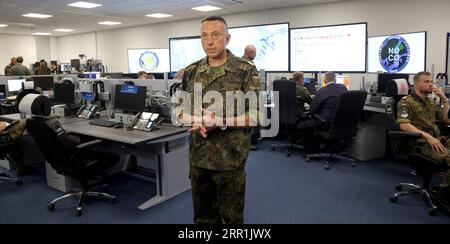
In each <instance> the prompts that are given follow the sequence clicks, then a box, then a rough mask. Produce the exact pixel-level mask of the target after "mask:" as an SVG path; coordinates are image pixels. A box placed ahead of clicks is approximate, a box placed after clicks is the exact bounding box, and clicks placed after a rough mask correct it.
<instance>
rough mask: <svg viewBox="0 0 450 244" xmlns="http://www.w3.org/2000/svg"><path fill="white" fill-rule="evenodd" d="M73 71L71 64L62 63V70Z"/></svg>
mask: <svg viewBox="0 0 450 244" xmlns="http://www.w3.org/2000/svg"><path fill="white" fill-rule="evenodd" d="M70 71H72V66H71V65H70V64H61V72H70Z"/></svg>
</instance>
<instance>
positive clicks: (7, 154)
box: [0, 132, 23, 186]
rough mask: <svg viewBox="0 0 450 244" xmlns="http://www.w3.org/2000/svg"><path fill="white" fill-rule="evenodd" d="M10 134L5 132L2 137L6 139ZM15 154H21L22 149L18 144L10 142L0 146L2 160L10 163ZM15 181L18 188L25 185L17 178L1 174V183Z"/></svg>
mask: <svg viewBox="0 0 450 244" xmlns="http://www.w3.org/2000/svg"><path fill="white" fill-rule="evenodd" d="M7 133H8V132H3V133H2V134H1V135H0V137H6V136H7ZM14 153H20V147H19V143H18V142H10V143H5V144H3V143H2V145H0V159H6V160H8V161H10V160H11V159H12V155H13V154H14ZM3 181H14V182H16V184H17V185H18V186H20V185H22V184H23V181H22V180H21V179H19V178H17V177H12V176H10V175H8V174H6V173H0V182H3Z"/></svg>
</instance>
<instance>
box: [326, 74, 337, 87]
mask: <svg viewBox="0 0 450 244" xmlns="http://www.w3.org/2000/svg"><path fill="white" fill-rule="evenodd" d="M335 81H336V74H335V73H334V72H331V71H329V72H327V73H325V83H327V84H328V83H330V82H335Z"/></svg>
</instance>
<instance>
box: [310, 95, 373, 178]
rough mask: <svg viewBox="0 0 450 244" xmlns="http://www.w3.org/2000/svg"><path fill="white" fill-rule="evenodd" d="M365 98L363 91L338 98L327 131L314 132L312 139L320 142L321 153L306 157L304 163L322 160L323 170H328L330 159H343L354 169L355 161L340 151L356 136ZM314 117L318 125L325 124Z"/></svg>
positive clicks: (322, 120)
mask: <svg viewBox="0 0 450 244" xmlns="http://www.w3.org/2000/svg"><path fill="white" fill-rule="evenodd" d="M366 97H367V93H366V92H363V91H348V92H345V93H343V94H341V95H340V96H339V99H338V103H337V105H336V110H335V112H334V116H333V121H331V124H330V127H329V128H330V129H329V130H328V131H321V130H316V131H315V132H314V137H315V138H318V139H319V140H320V141H321V142H322V143H321V146H320V151H321V153H319V154H308V155H306V162H310V161H311V159H313V158H324V159H325V165H324V168H325V170H329V169H330V160H331V159H344V160H348V161H350V162H352V167H353V168H355V167H356V161H355V160H354V159H352V158H349V157H346V156H344V155H345V152H343V151H342V149H343V146H344V145H345V142H346V141H347V140H348V139H351V138H353V137H355V136H356V133H357V130H358V122H359V119H360V118H361V113H362V111H363V108H364V104H365V102H366ZM314 116H315V117H316V118H317V119H318V120H319V121H320V123H326V121H325V120H324V119H323V118H321V117H320V116H318V115H314ZM319 128H320V126H319Z"/></svg>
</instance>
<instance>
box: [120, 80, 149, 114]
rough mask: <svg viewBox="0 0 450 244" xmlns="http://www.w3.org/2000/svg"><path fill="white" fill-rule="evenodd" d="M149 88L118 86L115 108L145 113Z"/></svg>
mask: <svg viewBox="0 0 450 244" xmlns="http://www.w3.org/2000/svg"><path fill="white" fill-rule="evenodd" d="M146 96H147V87H145V86H132V85H126V84H124V85H116V89H115V95H114V108H115V109H122V110H124V111H131V112H143V111H145V100H146Z"/></svg>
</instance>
